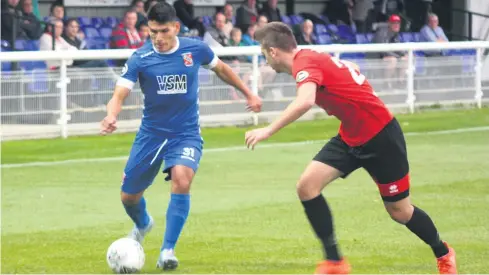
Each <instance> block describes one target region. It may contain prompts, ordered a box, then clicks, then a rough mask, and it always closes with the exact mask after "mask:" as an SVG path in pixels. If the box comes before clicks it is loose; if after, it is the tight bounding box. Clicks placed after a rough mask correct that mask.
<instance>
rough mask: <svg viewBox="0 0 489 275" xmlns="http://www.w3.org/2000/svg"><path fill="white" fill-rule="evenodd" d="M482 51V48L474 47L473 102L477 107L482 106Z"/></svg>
mask: <svg viewBox="0 0 489 275" xmlns="http://www.w3.org/2000/svg"><path fill="white" fill-rule="evenodd" d="M483 54H484V51H483V49H482V48H477V49H476V56H475V68H474V69H475V96H474V98H475V102H476V104H477V107H478V108H482V96H483V95H484V93H483V92H482V55H483Z"/></svg>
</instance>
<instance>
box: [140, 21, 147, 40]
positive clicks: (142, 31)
mask: <svg viewBox="0 0 489 275" xmlns="http://www.w3.org/2000/svg"><path fill="white" fill-rule="evenodd" d="M138 31H139V37H141V40H142V41H143V43H145V42H146V41H147V40H148V39H149V26H148V24H144V23H143V24H141V25H140V26H139V29H138Z"/></svg>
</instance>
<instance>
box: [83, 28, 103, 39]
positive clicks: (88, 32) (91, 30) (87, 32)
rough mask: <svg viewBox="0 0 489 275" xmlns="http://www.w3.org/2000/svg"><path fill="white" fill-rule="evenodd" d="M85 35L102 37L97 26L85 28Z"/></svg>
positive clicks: (87, 36)
mask: <svg viewBox="0 0 489 275" xmlns="http://www.w3.org/2000/svg"><path fill="white" fill-rule="evenodd" d="M84 32H85V37H86V38H99V37H102V36H101V35H100V33H99V31H98V30H97V29H96V28H92V27H88V28H85V30H84Z"/></svg>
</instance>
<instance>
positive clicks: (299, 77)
mask: <svg viewBox="0 0 489 275" xmlns="http://www.w3.org/2000/svg"><path fill="white" fill-rule="evenodd" d="M308 76H309V73H308V72H306V71H300V72H298V73H297V75H296V76H295V81H297V83H299V82H302V81H304V80H305V79H306V78H307V77H308Z"/></svg>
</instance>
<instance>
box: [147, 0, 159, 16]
mask: <svg viewBox="0 0 489 275" xmlns="http://www.w3.org/2000/svg"><path fill="white" fill-rule="evenodd" d="M156 3H158V1H157V0H147V1H146V2H145V3H144V10H145V12H146V14H148V12H149V9H151V8H152V7H153V6H154V5H156Z"/></svg>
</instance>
